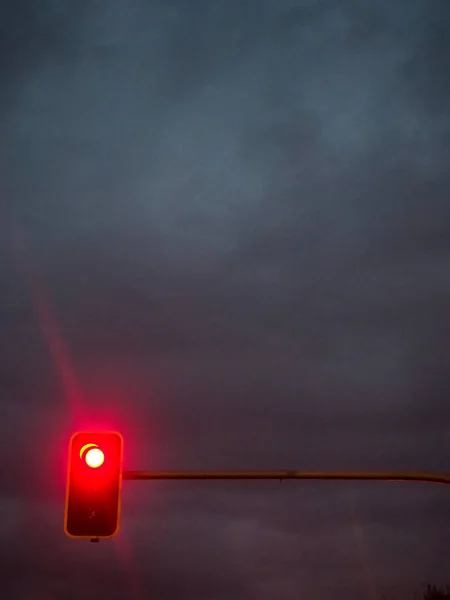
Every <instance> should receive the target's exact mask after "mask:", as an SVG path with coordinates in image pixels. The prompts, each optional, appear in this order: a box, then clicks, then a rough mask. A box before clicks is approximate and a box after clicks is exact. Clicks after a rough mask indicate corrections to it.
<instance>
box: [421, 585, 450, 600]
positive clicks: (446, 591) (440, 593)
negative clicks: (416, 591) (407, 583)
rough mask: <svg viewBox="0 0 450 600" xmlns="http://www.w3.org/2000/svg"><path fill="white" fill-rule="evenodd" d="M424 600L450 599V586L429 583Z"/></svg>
mask: <svg viewBox="0 0 450 600" xmlns="http://www.w3.org/2000/svg"><path fill="white" fill-rule="evenodd" d="M423 600H450V586H449V585H447V586H445V587H438V586H436V585H427V587H426V589H425V592H424V595H423Z"/></svg>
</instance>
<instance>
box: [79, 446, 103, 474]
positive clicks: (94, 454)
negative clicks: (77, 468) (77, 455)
mask: <svg viewBox="0 0 450 600" xmlns="http://www.w3.org/2000/svg"><path fill="white" fill-rule="evenodd" d="M84 460H85V461H86V464H87V466H88V467H91V468H92V469H97V468H98V467H101V466H102V464H103V463H104V462H105V455H104V454H103V452H102V451H101V450H100V448H91V449H90V450H88V451H87V452H86V456H85V457H84Z"/></svg>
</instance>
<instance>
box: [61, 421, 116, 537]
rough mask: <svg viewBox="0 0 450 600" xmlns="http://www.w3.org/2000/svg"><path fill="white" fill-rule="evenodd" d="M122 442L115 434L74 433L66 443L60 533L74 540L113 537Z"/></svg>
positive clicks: (110, 432) (114, 533) (112, 432)
mask: <svg viewBox="0 0 450 600" xmlns="http://www.w3.org/2000/svg"><path fill="white" fill-rule="evenodd" d="M122 455H123V438H122V436H121V435H120V433H117V432H115V431H103V432H86V431H80V432H77V433H75V434H74V435H73V436H72V437H71V439H70V443H69V464H68V471H67V491H66V509H65V516H64V531H65V532H66V534H67V535H68V536H69V537H74V538H91V539H95V538H108V537H112V536H114V535H116V533H117V532H118V530H119V520H120V493H121V487H122Z"/></svg>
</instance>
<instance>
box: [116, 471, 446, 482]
mask: <svg viewBox="0 0 450 600" xmlns="http://www.w3.org/2000/svg"><path fill="white" fill-rule="evenodd" d="M122 477H123V479H126V480H134V481H142V480H170V479H176V480H181V479H182V480H203V481H205V480H206V481H210V480H270V479H272V480H278V481H283V480H285V479H309V480H319V479H320V480H333V481H335V480H347V481H413V482H421V483H442V484H446V485H450V474H442V473H403V472H320V471H319V472H314V471H313V472H307V471H124V472H123V473H122Z"/></svg>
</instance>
